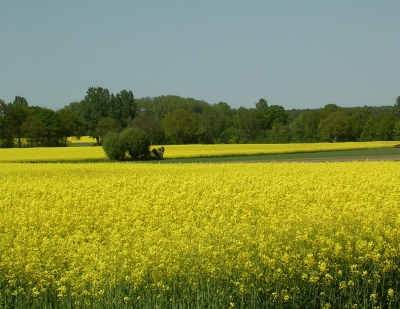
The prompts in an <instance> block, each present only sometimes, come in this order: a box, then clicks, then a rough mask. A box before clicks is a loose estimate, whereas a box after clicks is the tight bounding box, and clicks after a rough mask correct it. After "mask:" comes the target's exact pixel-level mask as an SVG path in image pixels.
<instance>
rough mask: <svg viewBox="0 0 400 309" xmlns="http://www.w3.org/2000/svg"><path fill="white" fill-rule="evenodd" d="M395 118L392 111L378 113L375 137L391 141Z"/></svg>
mask: <svg viewBox="0 0 400 309" xmlns="http://www.w3.org/2000/svg"><path fill="white" fill-rule="evenodd" d="M395 124H396V118H395V116H394V115H393V114H392V113H384V114H380V115H379V116H378V117H377V119H376V139H377V140H380V141H392V140H393V137H394V128H395Z"/></svg>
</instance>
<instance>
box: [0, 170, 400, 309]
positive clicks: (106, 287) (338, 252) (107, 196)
mask: <svg viewBox="0 0 400 309" xmlns="http://www.w3.org/2000/svg"><path fill="white" fill-rule="evenodd" d="M0 170H1V173H0V191H1V192H2V194H1V195H0V236H1V237H0V308H45V307H47V308H83V307H93V308H398V304H399V302H400V297H399V293H400V273H399V272H400V270H399V261H400V252H399V250H400V229H399V226H400V207H399V206H400V191H399V185H398V174H399V163H396V162H348V163H318V164H316V163H253V164H226V165H225V164H217V165H215V164H179V165H158V164H157V165H152V164H131V163H103V164H93V163H88V164H86V163H82V164H68V163H66V164H51V163H47V164H40V163H39V164H12V163H1V164H0Z"/></svg>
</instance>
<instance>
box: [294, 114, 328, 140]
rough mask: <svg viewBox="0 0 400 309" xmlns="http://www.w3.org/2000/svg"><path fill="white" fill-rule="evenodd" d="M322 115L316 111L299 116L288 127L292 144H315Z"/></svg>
mask: <svg viewBox="0 0 400 309" xmlns="http://www.w3.org/2000/svg"><path fill="white" fill-rule="evenodd" d="M322 116H323V115H322V113H321V112H320V111H317V110H315V111H314V110H313V111H309V112H307V113H303V114H300V115H299V116H298V117H297V118H295V119H294V120H293V122H292V124H291V125H290V130H291V134H292V142H311V143H313V142H317V141H318V140H319V136H318V125H319V122H320V121H321V119H322Z"/></svg>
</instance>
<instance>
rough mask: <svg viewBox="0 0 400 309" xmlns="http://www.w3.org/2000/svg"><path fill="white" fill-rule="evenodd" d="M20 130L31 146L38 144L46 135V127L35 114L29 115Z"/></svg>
mask: <svg viewBox="0 0 400 309" xmlns="http://www.w3.org/2000/svg"><path fill="white" fill-rule="evenodd" d="M22 132H23V134H24V136H25V137H26V138H27V140H28V143H29V144H30V146H31V147H34V146H36V147H37V146H39V143H40V141H43V139H44V138H45V137H46V134H47V129H46V126H45V124H44V123H43V121H41V120H40V119H38V118H37V117H36V116H35V115H32V114H31V115H29V116H28V118H27V119H26V120H25V122H24V124H23V125H22Z"/></svg>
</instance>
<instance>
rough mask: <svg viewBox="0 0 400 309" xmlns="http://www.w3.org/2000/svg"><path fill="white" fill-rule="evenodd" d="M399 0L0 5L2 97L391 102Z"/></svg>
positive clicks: (53, 103)
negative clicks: (124, 95) (94, 92)
mask: <svg viewBox="0 0 400 309" xmlns="http://www.w3.org/2000/svg"><path fill="white" fill-rule="evenodd" d="M399 16H400V1H398V0H386V1H369V0H364V1H347V0H336V1H324V0H318V1H294V0H293V1H285V0H281V1H278V0H277V1H267V0H265V1H261V0H260V1H234V0H230V1H223V0H221V1H219V0H217V1H211V0H204V1H187V0H186V1H183V0H182V1H175V0H169V1H145V0H140V1H135V0H130V1H128V0H126V1H118V0H117V1H101V0H97V1H89V0H79V1H78V0H68V1H61V0H58V1H57V0H47V1H46V0H38V1H31V0H25V1H22V0H15V1H12V0H1V1H0V20H1V27H0V71H1V74H0V99H3V100H5V101H6V102H11V101H12V100H13V99H14V97H15V96H16V95H19V96H23V97H25V98H26V99H27V100H28V103H29V105H39V106H43V107H49V108H52V109H54V110H57V109H59V108H62V107H64V106H65V105H67V104H69V103H70V102H73V101H79V100H81V99H83V98H84V96H85V94H86V91H87V89H88V88H89V87H91V86H94V87H104V88H107V89H109V91H110V92H112V93H117V92H119V91H120V90H122V89H126V90H132V92H133V93H134V96H135V97H136V98H140V97H145V96H150V97H154V96H159V95H179V96H181V97H191V98H195V99H199V100H204V101H206V102H208V103H217V102H219V101H224V102H227V103H228V104H230V105H231V106H232V107H236V108H237V107H239V106H244V107H254V104H255V103H256V102H257V101H258V99H259V98H265V99H267V101H268V103H269V104H270V105H272V104H277V105H281V106H283V107H284V108H285V109H292V108H319V107H323V106H324V105H326V104H328V103H334V104H337V105H340V106H364V105H368V106H382V105H394V103H395V101H396V98H397V96H399V95H400V17H399Z"/></svg>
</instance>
